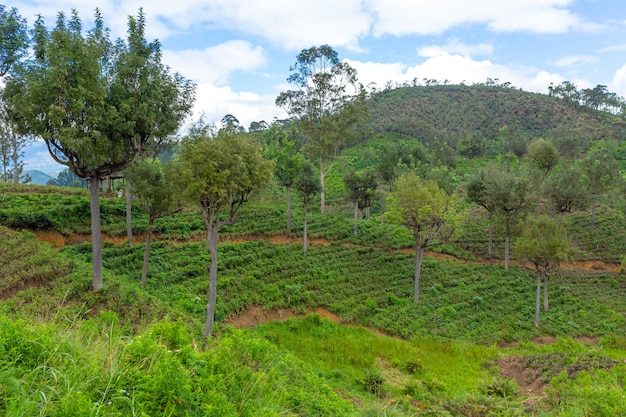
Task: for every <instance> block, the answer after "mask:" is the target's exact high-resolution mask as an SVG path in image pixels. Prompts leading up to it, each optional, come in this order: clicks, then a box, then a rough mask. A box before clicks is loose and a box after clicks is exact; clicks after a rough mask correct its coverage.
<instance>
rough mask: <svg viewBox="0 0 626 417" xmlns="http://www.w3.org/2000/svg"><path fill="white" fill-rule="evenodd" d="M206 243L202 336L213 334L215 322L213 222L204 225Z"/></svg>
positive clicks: (215, 226) (215, 250)
mask: <svg viewBox="0 0 626 417" xmlns="http://www.w3.org/2000/svg"><path fill="white" fill-rule="evenodd" d="M206 227H207V243H208V245H209V253H210V254H211V263H210V265H209V294H208V297H207V304H206V322H205V324H204V336H205V337H207V336H211V335H212V334H213V322H214V321H215V303H216V300H217V232H218V227H217V224H216V223H215V222H213V223H212V224H209V225H206Z"/></svg>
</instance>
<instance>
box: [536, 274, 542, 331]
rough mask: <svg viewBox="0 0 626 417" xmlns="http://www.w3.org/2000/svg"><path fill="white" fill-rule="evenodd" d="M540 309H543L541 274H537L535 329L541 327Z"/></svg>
mask: <svg viewBox="0 0 626 417" xmlns="http://www.w3.org/2000/svg"><path fill="white" fill-rule="evenodd" d="M540 307H541V274H540V273H539V272H537V292H536V296H535V327H539V310H540Z"/></svg>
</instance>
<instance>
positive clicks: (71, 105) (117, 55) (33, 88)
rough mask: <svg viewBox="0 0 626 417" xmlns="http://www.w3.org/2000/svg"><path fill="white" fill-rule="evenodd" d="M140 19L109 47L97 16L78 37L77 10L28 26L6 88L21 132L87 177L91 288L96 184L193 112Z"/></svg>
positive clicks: (97, 274) (98, 261)
mask: <svg viewBox="0 0 626 417" xmlns="http://www.w3.org/2000/svg"><path fill="white" fill-rule="evenodd" d="M145 20H146V19H145V15H144V13H143V11H142V10H140V11H139V14H138V16H137V17H133V16H130V17H129V18H128V37H127V39H126V40H121V39H119V40H117V41H116V42H112V41H111V40H110V39H109V32H108V30H107V29H106V28H105V26H104V22H103V19H102V16H101V15H100V12H99V11H98V10H96V13H95V22H94V26H93V28H92V29H90V30H89V31H87V32H86V33H85V32H83V27H82V22H81V20H80V18H79V16H78V13H77V12H76V11H73V12H72V14H71V16H70V17H69V18H67V17H66V15H65V14H64V13H59V14H58V16H57V20H56V26H55V27H54V28H53V29H52V30H51V31H49V30H48V29H47V28H46V26H45V24H44V20H43V18H42V17H40V18H39V19H38V20H37V22H35V26H34V28H33V49H34V55H33V57H32V59H30V60H28V61H26V62H25V63H24V64H23V65H20V66H19V67H17V68H16V69H15V71H13V73H12V76H11V77H10V78H9V80H8V82H7V86H6V88H5V97H6V98H7V101H8V102H9V103H10V104H11V109H12V110H13V114H12V115H11V117H12V118H13V119H14V120H15V121H16V122H17V125H18V128H19V129H20V131H21V132H22V133H28V134H31V135H34V136H37V137H41V138H42V139H43V140H44V141H45V143H46V145H47V147H48V150H49V151H50V155H51V156H52V158H53V159H54V160H55V161H56V162H58V163H60V164H62V165H65V166H67V167H68V168H69V169H70V170H71V171H72V172H74V173H75V174H76V175H78V176H79V177H81V178H89V179H90V187H91V190H92V191H91V195H90V198H91V215H92V242H93V263H94V280H93V287H94V289H96V290H97V289H100V288H101V287H102V254H101V245H102V242H101V234H100V208H99V207H100V205H99V200H98V191H97V190H98V189H99V182H100V180H101V179H102V178H104V177H106V176H108V175H111V174H114V173H116V172H119V171H122V170H124V169H125V168H127V167H129V166H130V165H132V164H133V163H134V162H135V161H136V160H137V158H139V156H140V155H141V153H142V152H143V151H144V150H145V147H146V144H147V143H148V141H149V140H150V139H151V138H155V137H165V136H167V135H169V134H171V133H173V132H175V131H176V130H177V129H178V127H179V126H180V124H181V123H182V121H183V120H184V119H185V117H187V116H188V114H189V113H190V111H191V105H192V103H193V99H194V93H195V86H194V84H193V83H191V82H190V81H188V80H185V79H184V78H183V77H182V76H180V75H178V74H173V73H171V71H170V70H169V68H168V67H166V66H165V65H163V64H162V63H161V51H160V44H159V42H158V41H152V42H148V41H147V40H146V39H145Z"/></svg>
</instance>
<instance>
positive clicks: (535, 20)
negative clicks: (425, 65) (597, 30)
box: [367, 0, 581, 36]
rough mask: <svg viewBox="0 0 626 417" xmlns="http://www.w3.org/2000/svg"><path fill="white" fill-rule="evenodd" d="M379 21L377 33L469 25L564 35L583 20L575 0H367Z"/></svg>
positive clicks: (420, 32) (437, 31)
mask: <svg viewBox="0 0 626 417" xmlns="http://www.w3.org/2000/svg"><path fill="white" fill-rule="evenodd" d="M367 3H368V5H369V7H370V8H371V10H372V11H373V12H375V13H376V15H377V17H378V19H377V20H376V23H375V24H374V34H375V35H376V36H382V35H385V34H391V35H396V36H400V35H406V34H418V35H426V34H440V33H443V32H445V31H446V30H448V29H450V28H453V27H456V26H460V25H467V24H483V25H486V26H487V27H489V28H490V29H491V30H493V31H496V32H512V31H529V32H533V33H564V32H567V31H568V30H570V29H572V28H574V27H577V26H580V25H581V20H580V18H578V17H577V16H576V15H575V14H573V13H572V12H570V11H569V10H568V9H567V7H568V6H570V5H572V4H573V3H574V1H573V0H507V1H506V2H502V1H501V0H476V1H466V0H439V1H434V2H433V1H430V0H417V1H415V0H367Z"/></svg>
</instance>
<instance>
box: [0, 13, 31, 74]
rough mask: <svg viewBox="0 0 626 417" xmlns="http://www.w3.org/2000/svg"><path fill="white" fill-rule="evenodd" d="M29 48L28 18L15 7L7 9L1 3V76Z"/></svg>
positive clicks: (24, 54)
mask: <svg viewBox="0 0 626 417" xmlns="http://www.w3.org/2000/svg"><path fill="white" fill-rule="evenodd" d="M27 49H28V31H27V26H26V19H24V18H22V16H20V15H19V13H18V11H17V9H16V8H15V7H13V8H11V10H8V11H7V9H6V7H5V6H4V5H3V4H0V77H4V76H5V75H6V74H7V73H8V72H9V70H10V69H11V66H13V65H14V64H16V63H17V62H19V61H20V60H21V59H22V58H23V57H24V56H26V52H27Z"/></svg>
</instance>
